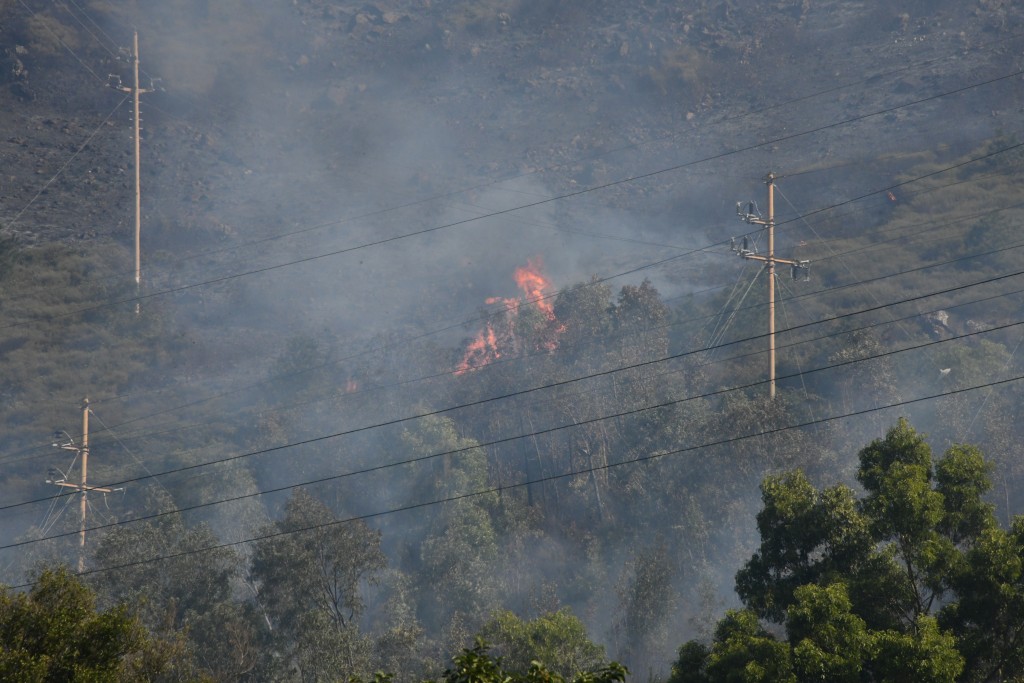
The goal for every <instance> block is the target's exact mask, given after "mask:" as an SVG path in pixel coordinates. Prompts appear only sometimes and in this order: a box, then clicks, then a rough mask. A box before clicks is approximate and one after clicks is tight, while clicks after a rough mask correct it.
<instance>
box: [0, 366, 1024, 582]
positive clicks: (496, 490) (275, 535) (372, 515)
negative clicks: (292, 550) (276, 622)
mask: <svg viewBox="0 0 1024 683" xmlns="http://www.w3.org/2000/svg"><path fill="white" fill-rule="evenodd" d="M1022 379H1024V375H1019V376H1016V377H1010V378H1008V379H1002V380H996V381H992V382H985V383H983V384H978V385H975V386H971V387H964V388H961V389H953V390H950V391H947V392H941V393H938V394H931V395H928V396H919V397H917V398H913V399H907V400H904V401H897V402H894V403H889V404H886V405H884V406H875V407H873V408H865V409H863V410H857V411H851V412H848V413H843V414H840V415H832V416H829V417H824V418H818V419H814V420H808V421H805V422H801V423H797V424H792V425H786V426H783V427H774V428H771V429H764V430H761V431H759V432H756V433H753V434H745V435H742V436H734V437H729V438H726V439H719V440H717V441H710V442H705V443H702V444H699V445H696V446H686V447H683V448H678V449H674V450H670V451H663V452H655V453H648V454H646V455H643V456H639V457H636V458H634V459H632V460H625V461H620V462H613V463H606V464H604V465H597V466H593V467H584V468H579V469H575V470H573V471H571V472H565V473H562V474H553V475H549V476H546V477H539V478H537V479H530V480H526V481H522V482H517V483H514V484H502V485H500V486H493V487H490V488H487V489H482V490H479V491H472V492H469V493H462V494H457V495H453V496H448V497H445V498H438V499H433V500H429V501H424V502H421V503H413V504H410V505H405V506H402V507H397V508H391V509H388V510H382V511H379V512H371V513H367V514H363V515H354V516H352V517H347V518H345V519H340V520H334V521H331V522H325V523H321V524H313V525H309V526H306V527H301V528H298V529H289V530H286V531H277V532H274V533H270V534H262V535H259V536H252V537H249V538H245V539H242V540H239V541H230V542H226V543H218V544H214V545H210V546H206V547H203V548H194V549H189V550H183V551H179V552H176V553H170V554H167V555H160V556H157V557H152V558H147V559H144V560H135V561H133V562H126V563H122V564H118V565H112V566H109V567H100V568H96V569H89V570H86V571H83V572H78V574H77V575H78V576H88V575H91V574H98V573H102V572H109V571H116V570H118V569H127V568H129V567H137V566H141V565H145V564H152V563H153V562H159V561H163V560H172V559H177V558H179V557H187V556H189V555H196V554H199V553H204V552H210V551H213V550H220V549H223V548H231V547H236V546H240V545H244V544H247V543H252V542H255V541H266V540H271V539H274V538H280V537H282V536H289V535H291V534H298V533H304V532H308V531H314V530H317V529H325V528H329V527H333V526H338V525H340V524H348V523H351V522H355V521H363V520H367V519H374V518H378V517H384V516H387V515H392V514H397V513H399V512H408V511H411V510H420V509H424V508H427V507H432V506H434V505H442V504H444V503H452V502H457V501H460V500H467V499H470V498H478V497H480V496H486V495H491V494H495V493H502V492H504V491H510V490H514V489H518V488H522V487H524V486H529V485H531V484H540V483H544V482H548V481H557V480H559V479H567V478H571V477H576V476H579V475H581V474H590V473H592V472H598V471H603V470H610V469H614V468H617V467H622V466H627V465H634V464H637V463H641V462H650V461H652V460H657V459H660V458H665V457H668V456H672V455H681V454H683V453H689V452H691V451H697V450H701V449H705V448H713V447H716V446H724V445H728V444H730V443H736V442H738V441H745V440H747V439H752V438H761V437H765V436H770V435H772V434H778V433H782V432H786V431H790V430H793V429H803V428H805V427H811V426H815V425H819V424H825V423H827V422H834V421H837V420H844V419H847V418H851V417H857V416H860V415H866V414H869V413H874V412H879V411H882V410H889V409H891V408H898V407H901V406H906V405H912V404H916V403H922V402H925V401H931V400H934V399H937V398H944V397H947V396H955V395H958V394H963V393H966V392H970V391H976V390H978V389H985V388H988V387H997V386H1005V385H1007V384H1010V383H1013V382H1017V381H1020V380H1022ZM32 585H34V584H32V583H26V584H22V585H18V586H14V587H13V588H14V589H20V588H28V587H31V586H32Z"/></svg>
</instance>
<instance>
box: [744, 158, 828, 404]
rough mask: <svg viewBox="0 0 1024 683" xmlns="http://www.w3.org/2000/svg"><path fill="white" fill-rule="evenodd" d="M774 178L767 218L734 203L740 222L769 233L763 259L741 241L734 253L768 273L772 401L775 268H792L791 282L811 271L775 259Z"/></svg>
mask: <svg viewBox="0 0 1024 683" xmlns="http://www.w3.org/2000/svg"><path fill="white" fill-rule="evenodd" d="M775 178H776V176H775V174H774V173H770V172H769V173H768V175H767V177H766V178H765V184H766V185H768V217H767V218H762V217H761V213H760V212H759V211H758V210H757V204H756V203H755V202H747V207H746V210H744V208H743V202H736V214H737V215H738V216H739V217H740V220H742V221H744V222H746V223H751V224H754V225H763V226H764V227H765V228H766V229H767V231H768V254H767V255H765V256H762V255H760V254H758V253H757V251H756V250H755V249H753V248H751V244H750V240H749V238H747V237H744V238H743V242H742V244H737V243H736V240H735V239H734V240H733V251H735V252H736V253H737V254H739V255H740V256H741V257H743V258H745V259H751V260H754V261H761V262H763V263H764V264H765V269H766V270H767V271H768V366H769V370H768V373H769V374H768V377H769V380H768V386H769V395H770V397H771V398H773V399H774V398H775V264H776V263H785V264H787V265H789V266H792V268H793V277H794V279H795V278H797V277H798V275H799V274H801V273H802V274H804V276H805V277H806V275H807V273H808V272H809V270H810V261H794V260H792V259H784V258H776V256H775Z"/></svg>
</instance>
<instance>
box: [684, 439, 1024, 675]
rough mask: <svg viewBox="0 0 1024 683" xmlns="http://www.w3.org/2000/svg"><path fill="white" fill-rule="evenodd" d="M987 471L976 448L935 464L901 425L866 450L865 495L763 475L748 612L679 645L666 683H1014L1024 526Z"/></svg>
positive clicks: (1023, 605)
mask: <svg viewBox="0 0 1024 683" xmlns="http://www.w3.org/2000/svg"><path fill="white" fill-rule="evenodd" d="M989 470H990V466H989V465H988V463H987V462H986V461H985V459H984V458H983V456H982V455H981V453H980V452H979V451H978V450H977V449H976V448H973V447H971V446H962V445H957V446H953V447H952V448H950V449H949V450H948V451H947V452H946V453H945V455H944V456H943V457H942V458H941V459H939V460H938V462H934V463H933V461H932V453H931V449H930V448H929V446H928V444H927V443H926V442H925V440H924V437H923V436H921V435H920V434H918V433H917V432H915V431H914V429H913V428H912V427H911V426H910V425H909V424H908V423H907V422H906V421H905V420H900V422H899V423H898V424H897V425H896V426H894V427H893V428H892V429H890V430H889V431H888V433H887V434H886V437H885V438H884V439H877V440H875V441H873V442H872V443H871V444H869V445H868V446H867V447H866V448H864V449H863V450H862V451H861V452H860V469H859V471H858V474H857V478H858V480H859V481H860V483H861V484H862V485H863V487H864V490H865V494H864V495H863V496H862V497H860V498H857V497H856V496H855V494H854V492H853V491H852V490H850V489H849V488H847V487H844V486H835V487H832V488H829V489H825V490H824V491H818V490H816V489H815V488H814V487H813V486H812V485H811V484H810V482H809V481H808V480H807V478H806V477H805V476H804V475H803V474H802V473H800V472H793V473H789V474H786V475H782V476H772V477H768V478H767V479H765V481H764V483H763V485H762V487H761V490H762V498H763V501H764V508H763V509H762V511H761V512H760V513H759V514H758V517H757V523H758V529H759V531H760V534H761V546H760V548H759V549H758V551H757V552H756V553H754V556H753V557H751V559H750V560H749V561H748V562H747V563H746V565H745V566H744V567H743V569H742V570H740V572H739V573H738V574H737V577H736V585H737V591H738V593H739V595H740V598H741V599H742V600H743V602H744V605H745V606H746V608H745V609H743V610H737V611H730V612H728V613H727V614H726V616H725V618H723V619H722V620H721V621H720V622H719V623H718V627H717V629H716V630H715V634H714V638H713V640H712V642H711V643H710V645H706V644H703V643H699V642H694V641H691V642H688V643H686V644H684V645H683V646H682V647H681V648H680V650H679V657H678V659H677V661H676V663H675V665H674V666H673V673H672V677H671V679H670V681H671V683H708V682H711V681H749V682H753V681H765V682H767V681H773V682H779V681H789V682H792V683H796V682H798V681H799V682H801V683H802V682H803V681H851V682H853V681H858V682H859V681H935V682H940V681H950V682H951V681H1008V680H1020V679H1019V678H1018V676H1019V672H1020V671H1022V670H1024V642H1022V641H1021V637H1020V636H1021V634H1022V633H1024V518H1019V517H1018V518H1017V519H1016V520H1014V522H1013V524H1012V525H1011V528H1010V529H1009V530H1003V529H1001V528H999V526H998V525H997V523H996V520H995V517H994V515H993V512H992V507H991V506H990V505H989V504H987V503H985V502H984V501H983V500H982V496H983V494H984V493H985V492H986V491H987V490H988V488H989ZM765 622H768V623H769V625H768V626H766V625H765ZM771 622H774V624H775V625H776V626H770V624H771ZM783 632H784V636H785V637H782V633H783Z"/></svg>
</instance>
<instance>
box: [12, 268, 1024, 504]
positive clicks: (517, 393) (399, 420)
mask: <svg viewBox="0 0 1024 683" xmlns="http://www.w3.org/2000/svg"><path fill="white" fill-rule="evenodd" d="M1019 275H1024V270H1021V271H1017V272H1014V273H1009V274H1004V275H999V276H994V277H991V278H987V279H985V280H981V281H979V282H973V283H969V284H964V285H957V286H954V287H950V288H948V289H944V290H939V291H937V292H930V293H928V294H922V295H918V296H914V297H908V298H905V299H902V300H900V301H896V302H891V303H888V304H884V305H878V306H874V307H871V308H866V309H861V310H858V311H853V312H850V313H844V314H841V315H837V316H832V317H830V318H825V319H822V320H817V321H812V322H808V323H803V324H800V325H797V326H795V327H792V328H789V329H787V330H784V332H792V331H794V330H798V329H803V328H806V327H811V326H814V325H819V324H823V323H829V322H834V321H836V320H839V319H842V318H847V317H850V316H854V315H861V314H864V313H870V312H872V311H875V310H884V309H886V308H888V307H890V306H894V305H898V304H905V303H909V302H912V301H918V300H921V299H925V298H929V297H932V296H937V295H940V294H948V293H951V292H955V291H961V290H964V289H968V288H970V287H976V286H978V285H982V284H990V283H993V282H998V281H1001V280H1006V279H1008V278H1012V277H1016V276H1019ZM1015 324H1016V323H1015ZM765 336H766V335H765V334H760V335H754V336H751V337H747V338H744V339H739V340H733V341H729V342H724V343H721V344H719V345H718V346H717V347H715V348H721V347H724V346H732V345H735V344H740V343H745V342H749V341H754V340H757V339H762V338H764V337H765ZM965 336H970V335H965ZM707 350H708V349H705V348H701V349H694V350H690V351H684V352H681V353H677V354H670V355H668V356H664V357H662V358H657V359H653V360H646V361H640V362H637V363H631V364H628V365H623V366H616V367H614V368H611V369H608V370H601V371H598V372H593V373H589V374H586V375H582V376H579V377H574V378H570V379H565V380H559V381H556V382H549V383H547V384H543V385H539V386H536V387H531V388H527V389H520V390H516V391H512V392H507V393H504V394H500V395H498V396H491V397H487V398H483V399H477V400H474V401H470V402H467V403H463V404H459V405H454V406H448V407H445V408H439V409H436V410H431V411H427V412H424V413H420V414H418V415H407V416H404V417H399V418H394V419H391V420H386V421H382V422H377V423H374V424H370V425H364V426H362V427H354V428H351V429H347V430H342V431H338V432H334V433H331V434H324V435H320V436H317V437H312V438H309V439H303V440H300V441H295V442H291V443H287V444H282V445H279V446H272V447H269V448H264V449H260V450H256V451H250V452H246V453H241V454H237V455H233V456H228V457H225V458H219V459H217V460H211V461H207V462H204V463H195V464H192V465H185V466H182V467H178V468H174V469H170V470H165V471H163V472H159V473H158V474H156V475H153V476H155V477H161V476H165V475H168V474H178V473H181V472H186V471H190V470H194V469H199V468H203V467H208V466H211V465H219V464H222V463H225V462H233V461H236V460H241V459H244V458H249V457H252V456H255V455H263V454H266V453H273V452H277V451H281V450H286V449H289V448H295V447H298V446H305V445H309V444H313V443H319V442H323V441H327V440H330V439H335V438H339V437H342V436H349V435H352V434H358V433H361V432H366V431H370V430H373V429H379V428H381V427H390V426H395V425H398V424H403V423H406V422H411V421H414V420H419V419H422V418H425V417H434V416H438V415H443V414H446V413H450V412H453V411H456V410H462V409H465V408H472V407H476V406H481V405H485V404H488V403H493V402H496V401H501V400H504V399H508V398H514V397H516V396H523V395H527V394H532V393H535V392H538V391H546V390H548V389H554V388H557V387H561V386H566V385H569V384H575V383H576V382H580V381H583V380H588V379H594V378H596V377H605V376H608V375H612V374H615V373H618V372H622V371H624V370H632V369H636V368H641V367H647V366H651V365H656V364H659V363H664V362H665V361H669V360H677V359H679V358H684V357H686V356H691V355H695V354H699V353H703V352H705V351H707ZM897 352H899V351H893V352H891V353H897ZM149 478H151V477H150V476H140V477H132V478H129V479H124V480H121V481H117V482H114V483H109V484H105V486H106V487H109V488H114V487H120V486H123V485H125V484H130V483H135V482H140V481H144V480H146V479H149ZM47 500H49V497H47V498H41V499H33V500H28V501H22V502H19V503H10V504H6V505H2V506H0V511H3V510H9V509H13V508H17V507H22V506H24V505H30V504H33V503H38V502H44V501H47Z"/></svg>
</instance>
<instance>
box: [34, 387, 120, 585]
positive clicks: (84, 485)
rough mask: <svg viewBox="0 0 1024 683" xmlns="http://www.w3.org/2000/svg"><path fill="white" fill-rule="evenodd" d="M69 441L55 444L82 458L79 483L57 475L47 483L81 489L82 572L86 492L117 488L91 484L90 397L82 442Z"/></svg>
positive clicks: (84, 402) (80, 566)
mask: <svg viewBox="0 0 1024 683" xmlns="http://www.w3.org/2000/svg"><path fill="white" fill-rule="evenodd" d="M62 433H63V434H64V435H65V436H67V432H58V433H57V436H58V437H59V436H60V435H61V434H62ZM68 439H69V440H68V442H67V443H63V444H59V443H55V444H53V445H54V446H57V447H58V448H61V449H63V450H66V451H76V452H77V453H78V455H79V457H81V458H82V475H81V477H80V478H79V483H77V484H72V483H70V482H67V481H65V479H66V477H62V478H60V479H57V478H56V477H54V478H52V479H48V480H47V481H46V483H47V484H53V485H54V486H64V487H67V488H72V489H75V490H77V491H79V492H80V493H81V494H82V500H81V504H80V506H79V511H80V512H79V516H80V518H81V519H80V526H79V532H78V573H79V574H81V573H82V572H84V571H85V522H86V517H87V515H88V511H89V506H88V500H87V498H86V494H87V493H88V492H89V491H99V492H100V493H112V492H113V491H114V490H115V489H108V488H104V487H102V486H89V484H88V481H89V399H88V398H84V399H82V443H81V444H76V443H75V440H74V439H72V438H71V437H70V436H69V437H68Z"/></svg>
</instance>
